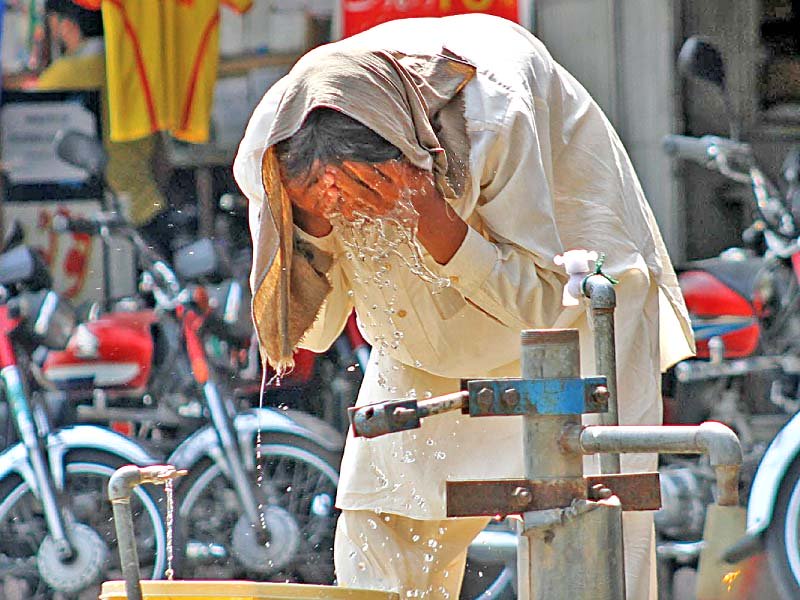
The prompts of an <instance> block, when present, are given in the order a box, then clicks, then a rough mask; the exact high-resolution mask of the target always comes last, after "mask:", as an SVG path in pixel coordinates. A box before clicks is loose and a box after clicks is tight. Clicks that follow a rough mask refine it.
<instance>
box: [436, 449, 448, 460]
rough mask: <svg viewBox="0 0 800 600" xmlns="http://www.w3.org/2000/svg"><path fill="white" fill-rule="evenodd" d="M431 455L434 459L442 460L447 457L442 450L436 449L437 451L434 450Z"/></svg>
mask: <svg viewBox="0 0 800 600" xmlns="http://www.w3.org/2000/svg"><path fill="white" fill-rule="evenodd" d="M433 457H434V458H435V459H436V460H444V459H445V458H447V454H446V453H445V452H443V451H442V450H437V451H436V452H435V453H434V454H433Z"/></svg>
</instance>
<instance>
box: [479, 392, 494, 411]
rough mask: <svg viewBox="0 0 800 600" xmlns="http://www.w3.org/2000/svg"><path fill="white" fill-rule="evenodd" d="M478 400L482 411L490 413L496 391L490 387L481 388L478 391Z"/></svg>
mask: <svg viewBox="0 0 800 600" xmlns="http://www.w3.org/2000/svg"><path fill="white" fill-rule="evenodd" d="M476 398H477V400H478V406H480V408H481V411H483V412H489V409H490V408H491V407H492V403H493V402H494V391H493V390H492V389H491V388H488V387H485V388H481V389H480V390H478V394H477V396H476Z"/></svg>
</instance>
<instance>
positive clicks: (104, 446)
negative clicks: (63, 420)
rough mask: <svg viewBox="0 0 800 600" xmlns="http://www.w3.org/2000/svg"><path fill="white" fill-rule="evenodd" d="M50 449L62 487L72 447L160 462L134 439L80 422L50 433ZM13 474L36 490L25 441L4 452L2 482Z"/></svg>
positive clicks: (138, 462)
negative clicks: (66, 458)
mask: <svg viewBox="0 0 800 600" xmlns="http://www.w3.org/2000/svg"><path fill="white" fill-rule="evenodd" d="M47 449H48V454H49V458H50V469H51V471H52V473H53V477H54V478H55V484H56V487H57V488H58V489H63V487H64V469H63V465H64V456H65V455H67V454H69V452H71V451H72V450H87V449H89V450H100V451H103V452H107V453H108V454H112V455H114V456H118V457H119V458H121V459H122V460H124V461H126V462H128V463H131V464H135V465H139V466H145V465H153V464H156V463H158V462H159V461H158V460H157V459H156V458H155V457H153V456H151V455H150V454H149V453H148V452H147V451H145V450H144V448H142V447H141V446H139V445H138V444H137V443H136V442H134V441H133V440H131V439H129V438H127V437H125V436H124V435H121V434H119V433H116V432H114V431H111V430H109V429H104V428H102V427H96V426H94V425H76V426H74V427H65V428H63V429H59V430H57V431H54V432H52V433H50V434H49V435H48V436H47ZM12 474H16V475H19V476H20V477H22V479H23V480H25V481H26V482H27V483H28V485H29V486H31V488H32V489H36V484H35V479H34V476H33V470H32V469H31V467H30V463H29V462H28V453H27V451H26V450H25V446H23V445H22V443H21V442H20V443H17V444H14V445H13V446H11V447H10V448H8V449H7V450H6V451H5V452H3V453H2V454H0V481H2V480H4V479H5V478H6V477H8V476H10V475H12Z"/></svg>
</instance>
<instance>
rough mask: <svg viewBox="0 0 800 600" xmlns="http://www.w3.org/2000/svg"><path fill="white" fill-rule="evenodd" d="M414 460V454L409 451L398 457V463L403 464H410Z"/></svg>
mask: <svg viewBox="0 0 800 600" xmlns="http://www.w3.org/2000/svg"><path fill="white" fill-rule="evenodd" d="M416 460H417V459H416V458H415V457H414V453H413V452H412V451H411V450H406V451H405V452H403V455H402V456H401V457H400V462H401V463H405V464H411V463H413V462H414V461H416Z"/></svg>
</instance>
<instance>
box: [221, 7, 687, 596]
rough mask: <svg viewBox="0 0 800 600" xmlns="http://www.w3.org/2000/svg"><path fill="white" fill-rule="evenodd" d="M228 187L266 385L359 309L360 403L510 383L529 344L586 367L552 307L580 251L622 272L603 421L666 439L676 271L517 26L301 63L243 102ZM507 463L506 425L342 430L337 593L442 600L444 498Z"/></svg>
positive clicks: (645, 559) (606, 146)
mask: <svg viewBox="0 0 800 600" xmlns="http://www.w3.org/2000/svg"><path fill="white" fill-rule="evenodd" d="M234 174H235V176H236V179H237V182H238V184H239V185H240V187H241V188H242V190H243V191H244V192H245V194H246V195H247V196H248V198H249V199H250V201H251V230H252V235H253V243H254V248H255V259H254V265H253V272H252V278H251V284H252V285H253V288H254V290H255V293H254V301H253V316H254V319H255V322H256V326H257V330H258V332H259V338H260V341H261V344H262V351H263V352H264V354H265V355H266V359H267V360H268V361H269V363H270V364H271V365H272V366H273V367H275V368H276V369H277V370H278V372H279V373H280V372H282V371H285V370H287V369H289V368H291V364H292V363H291V351H292V350H293V349H294V348H295V346H296V345H298V344H299V345H300V346H302V347H305V348H310V349H312V350H323V349H325V348H327V347H328V346H329V345H330V344H331V343H332V342H333V340H334V339H335V338H336V336H337V335H338V333H339V332H340V330H341V327H342V325H343V323H344V322H345V319H346V317H347V315H348V313H349V312H350V310H351V309H353V308H355V310H356V313H357V314H358V317H359V321H360V324H361V327H362V330H363V333H364V334H365V336H366V338H367V339H368V340H369V341H370V342H371V343H372V346H373V352H372V356H371V359H370V363H369V366H368V367H367V370H366V373H365V376H364V383H363V385H362V388H361V391H360V394H359V398H358V401H357V402H358V404H365V403H370V402H377V401H381V400H386V399H390V398H402V397H410V396H411V397H414V396H415V397H419V398H422V397H429V396H435V395H440V394H444V393H449V392H453V391H455V390H457V389H458V388H459V380H460V379H462V378H481V377H484V378H486V377H488V378H494V377H503V376H518V375H519V332H520V330H523V329H531V328H549V327H575V328H577V329H578V330H579V332H580V335H581V358H582V371H583V372H584V374H585V375H588V374H592V373H593V372H594V369H593V365H594V356H593V346H592V344H593V342H592V338H591V333H590V331H589V328H588V324H587V320H586V317H585V314H584V309H583V308H582V307H564V306H562V289H563V286H564V284H565V282H566V279H567V278H566V275H565V274H564V273H563V272H562V271H561V270H560V269H559V268H558V267H556V266H555V264H554V262H553V258H554V257H555V256H556V255H557V254H560V253H562V252H564V251H565V250H567V249H572V248H586V249H590V250H598V251H601V252H604V253H605V254H606V261H605V265H604V270H605V271H606V272H608V273H609V274H610V275H612V276H614V277H616V278H618V279H619V284H618V286H617V288H616V289H617V298H618V310H617V313H616V317H617V325H616V329H617V363H618V365H619V373H620V382H619V418H620V422H621V423H623V424H634V423H637V424H658V423H660V421H661V404H660V389H659V384H660V374H659V372H660V369H662V368H666V366H667V365H669V364H671V363H672V362H674V361H676V360H678V359H681V358H683V357H685V356H688V355H689V354H690V353H691V352H692V349H693V341H692V338H691V333H690V328H689V326H688V320H687V315H686V311H685V307H684V305H683V301H682V299H681V296H680V291H679V289H678V286H677V281H676V278H675V274H674V272H673V270H672V266H671V264H670V261H669V258H668V256H667V253H666V250H665V248H664V245H663V242H662V240H661V236H660V234H659V232H658V229H657V226H656V223H655V220H654V218H653V215H652V213H651V211H650V209H649V207H648V205H647V202H646V200H645V198H644V195H643V193H642V190H641V188H640V186H639V183H638V181H637V179H636V176H635V174H634V171H633V168H632V166H631V164H630V161H629V159H628V157H627V155H626V153H625V150H624V149H623V147H622V144H621V142H620V141H619V139H618V137H617V135H616V134H615V133H614V131H613V129H612V127H611V125H610V124H609V122H608V121H607V119H606V118H605V117H604V115H603V114H602V112H601V110H600V109H599V107H598V106H597V104H596V103H595V102H594V101H593V100H592V99H591V98H590V97H589V95H588V93H587V92H586V91H585V90H584V89H583V87H581V85H580V84H579V83H578V82H576V81H575V79H573V78H572V77H571V76H570V75H569V74H568V73H567V72H566V71H565V70H564V69H563V68H562V67H560V66H559V65H558V64H556V63H555V62H554V61H553V59H552V58H551V57H550V55H549V54H548V53H547V50H546V49H545V48H544V47H543V45H542V44H541V43H540V42H539V41H538V40H537V39H536V38H535V37H534V36H533V35H531V34H530V33H529V32H528V31H526V30H525V29H523V28H522V27H519V26H517V25H515V24H512V23H510V22H508V21H504V20H502V19H498V18H494V17H489V16H485V15H477V14H473V15H466V16H457V17H446V18H441V19H413V20H403V21H395V22H391V23H387V24H384V25H380V26H378V27H375V28H373V29H372V30H369V31H367V32H365V33H363V34H360V35H357V36H354V37H352V38H348V39H346V40H343V41H340V42H337V43H334V44H329V45H327V46H323V47H321V48H318V49H315V50H313V51H312V52H310V53H309V54H307V55H306V56H304V57H303V58H301V60H300V61H299V62H298V63H297V65H296V66H295V67H294V68H293V70H292V71H291V72H290V73H289V74H288V75H287V76H286V77H285V78H284V79H282V80H281V81H279V82H278V83H277V84H276V85H275V86H274V87H273V88H271V89H270V90H269V91H268V92H267V94H266V95H265V96H264V99H263V100H262V102H261V104H260V105H259V106H258V107H257V108H256V110H255V112H254V114H253V116H252V118H251V121H250V124H249V126H248V128H247V131H246V133H245V136H244V138H243V140H242V142H241V145H240V147H239V152H238V155H237V157H236V161H235V163H234ZM412 208H413V210H412ZM659 330H660V335H659ZM554 451H555V450H554ZM521 455H522V454H521V420H519V419H501V418H495V419H469V418H465V417H463V416H461V415H454V414H445V415H439V416H436V417H431V418H428V419H426V420H425V422H424V423H423V426H422V428H421V429H419V430H415V431H410V432H402V433H397V434H392V435H388V436H384V437H380V438H376V439H372V440H367V439H362V438H353V437H352V436H351V437H349V438H348V440H347V446H346V449H345V454H344V458H343V462H342V469H341V480H340V484H339V492H338V497H337V506H338V507H339V508H340V509H342V514H341V516H340V518H339V521H338V525H337V534H336V542H335V549H334V555H335V560H336V569H337V577H338V582H339V584H340V585H344V586H352V587H361V588H375V589H392V590H396V591H399V592H400V593H401V596H402V597H408V596H414V597H416V596H420V597H429V598H451V599H452V598H456V597H458V594H459V589H460V584H461V578H462V575H463V569H464V561H465V555H466V548H467V546H468V544H469V543H470V541H471V540H472V539H473V537H474V536H475V535H476V534H477V533H478V532H479V531H480V530H481V529H482V528H483V527H484V526H485V524H486V522H487V521H486V519H447V518H445V503H444V483H445V481H446V480H459V479H461V480H463V479H497V478H514V477H520V476H521V475H522V472H523V467H522V464H521V462H522V461H521ZM585 464H586V468H587V470H589V471H591V470H593V469H596V468H597V463H596V457H591V458H587V460H586V461H585ZM622 467H623V470H625V471H641V470H653V469H654V468H655V467H656V462H655V457H653V456H640V455H636V456H633V455H626V456H623V457H622ZM624 518H625V566H626V583H627V593H628V597H629V598H630V599H632V600H642V599H645V598H654V597H655V596H656V586H655V566H654V541H653V529H652V518H651V515H649V514H647V513H627V514H626V515H625V517H624Z"/></svg>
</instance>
